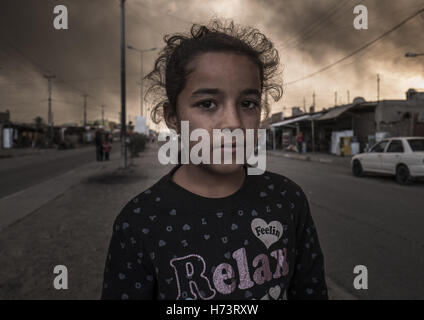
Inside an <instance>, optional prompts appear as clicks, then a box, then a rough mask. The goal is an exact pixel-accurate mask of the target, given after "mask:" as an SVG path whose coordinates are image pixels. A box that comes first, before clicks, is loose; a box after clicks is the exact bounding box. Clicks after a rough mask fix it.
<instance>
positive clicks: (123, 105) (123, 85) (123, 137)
mask: <svg viewBox="0 0 424 320" xmlns="http://www.w3.org/2000/svg"><path fill="white" fill-rule="evenodd" d="M120 1H121V3H120V5H121V167H122V168H123V169H125V168H126V167H127V147H126V140H127V139H126V137H127V127H126V123H125V120H126V118H127V117H126V112H125V111H126V110H125V108H126V92H125V91H126V83H125V0H120Z"/></svg>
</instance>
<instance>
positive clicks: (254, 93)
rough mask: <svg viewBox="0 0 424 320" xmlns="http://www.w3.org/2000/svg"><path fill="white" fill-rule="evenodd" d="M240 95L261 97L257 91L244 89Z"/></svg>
mask: <svg viewBox="0 0 424 320" xmlns="http://www.w3.org/2000/svg"><path fill="white" fill-rule="evenodd" d="M241 94H244V95H248V94H253V95H255V96H257V97H258V98H260V97H261V93H260V92H259V90H258V89H245V90H243V91H242V92H241Z"/></svg>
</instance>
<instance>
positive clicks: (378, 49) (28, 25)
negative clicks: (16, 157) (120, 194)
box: [0, 0, 424, 123]
mask: <svg viewBox="0 0 424 320" xmlns="http://www.w3.org/2000/svg"><path fill="white" fill-rule="evenodd" d="M358 3H361V4H364V5H366V6H367V7H368V10H369V29H368V30H363V31H357V30H355V29H354V28H353V25H352V23H353V19H354V14H353V7H354V6H355V5H356V4H358ZM59 4H62V5H65V6H67V8H68V11H69V29H68V30H61V31H59V30H55V29H54V28H53V19H54V15H53V8H54V6H55V5H59ZM126 8H127V43H128V44H131V45H133V46H134V47H138V48H143V49H147V48H151V47H161V46H162V37H163V35H164V34H166V33H172V32H175V31H185V30H187V29H188V28H189V26H190V22H193V21H194V22H201V23H206V22H207V21H208V20H209V19H210V18H211V17H218V18H220V17H222V18H232V19H234V20H235V21H236V22H238V23H241V24H248V25H251V26H255V27H258V28H259V29H260V30H261V31H263V32H264V33H265V34H267V35H268V36H269V37H270V38H271V39H272V40H273V41H274V42H275V44H276V47H277V48H278V49H279V51H280V55H281V59H282V64H283V70H284V73H283V80H284V82H285V83H288V82H291V81H293V80H296V79H299V78H301V77H303V76H305V75H308V74H310V73H312V72H314V71H316V70H318V69H320V68H322V67H324V66H326V65H328V64H330V63H332V62H334V61H336V60H337V59H339V58H341V57H343V56H345V55H347V54H349V53H350V52H352V51H353V50H355V49H356V48H358V47H360V46H361V45H363V44H364V43H366V42H367V41H370V40H372V39H374V38H375V37H377V36H379V35H380V34H382V33H383V32H385V31H386V30H388V29H390V28H391V27H393V26H395V25H396V24H397V23H399V22H400V21H402V20H403V19H405V18H406V17H408V16H409V15H411V14H412V13H414V12H416V11H418V10H419V9H422V8H424V2H423V1H422V0H403V1H399V0H378V1H377V0H365V1H358V0H322V1H318V0H263V1H260V0H211V1H196V0H181V1H176V0H168V1H166V0H127V4H126ZM119 14H120V13H119V2H118V1H117V0H90V1H87V0H61V1H54V0H1V1H0V27H1V28H0V68H1V69H0V111H4V110H5V109H9V110H10V111H11V113H12V119H14V120H18V121H32V119H33V118H34V117H35V116H37V115H40V116H42V117H43V118H45V119H46V118H47V100H46V99H47V83H46V80H45V79H44V78H43V73H45V72H47V70H50V71H51V72H53V73H54V74H55V75H56V79H55V80H54V82H53V112H54V120H55V123H64V122H79V121H81V119H82V104H83V98H82V97H81V95H82V94H83V93H87V94H89V95H90V96H89V99H88V117H89V119H95V118H100V116H101V108H100V106H101V104H105V105H106V109H105V110H106V118H109V119H111V120H112V119H113V120H117V118H118V115H119V109H120V100H119V99H120V98H119V90H120V83H119V45H120V38H119V31H120V29H119V22H120V20H119V19H120V15H119ZM423 31H424V18H423V17H420V16H418V17H416V18H414V19H413V20H411V21H410V22H408V23H407V24H406V25H404V26H403V27H402V28H400V29H398V30H397V31H395V32H393V33H392V34H391V35H390V36H388V37H386V38H384V39H383V40H382V41H380V42H379V43H378V44H376V45H375V46H372V47H371V48H369V49H367V50H365V51H363V52H362V53H361V54H358V55H357V56H355V57H354V58H351V59H348V60H346V61H345V62H343V63H341V64H340V65H338V66H337V67H335V68H333V69H330V70H328V71H326V72H323V73H321V74H319V75H317V76H314V77H312V78H310V79H308V80H304V81H300V82H298V83H296V84H293V85H288V86H287V87H286V88H285V94H284V98H283V100H282V101H281V102H279V103H278V104H275V105H274V107H273V109H274V111H281V110H282V109H283V107H285V108H286V109H285V111H286V115H289V113H290V112H289V110H290V108H291V107H292V106H294V105H301V104H302V103H303V97H305V98H306V104H307V105H309V104H310V103H311V95H312V92H313V91H315V93H316V102H317V108H318V109H321V108H323V107H327V108H328V107H330V106H332V105H334V92H335V91H338V97H339V102H342V103H345V102H346V99H347V97H346V96H347V90H349V91H350V96H351V99H352V98H353V97H354V96H363V97H365V98H366V99H367V100H375V99H376V80H375V79H376V74H377V73H379V74H380V75H381V96H382V97H383V98H387V99H388V98H403V96H404V92H405V91H406V90H407V89H408V88H409V87H416V88H424V82H423V81H424V59H422V58H415V59H406V58H404V54H405V53H406V52H407V51H415V52H424V41H423V40H424V36H423V34H424V32H423ZM154 58H155V52H152V53H147V54H145V59H144V62H145V63H144V66H145V72H147V71H149V70H150V68H151V67H152V63H153V59H154ZM139 72H140V63H139V55H138V54H137V53H136V52H134V51H127V73H128V77H127V83H128V87H127V94H128V102H127V103H128V114H129V116H130V117H132V119H134V116H135V115H137V114H138V112H139V105H140V102H139V87H138V85H137V81H138V79H139V78H140V74H139Z"/></svg>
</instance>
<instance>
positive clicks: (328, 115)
mask: <svg viewBox="0 0 424 320" xmlns="http://www.w3.org/2000/svg"><path fill="white" fill-rule="evenodd" d="M354 106H355V104H348V105H345V106H341V107H336V108H333V109H331V110H330V111H328V112H327V113H326V114H324V115H322V116H321V117H319V118H317V119H316V120H318V121H321V120H330V119H335V118H337V117H339V116H340V115H341V114H342V113H344V112H346V111H348V110H349V109H351V108H353V107H354Z"/></svg>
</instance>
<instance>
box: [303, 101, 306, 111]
mask: <svg viewBox="0 0 424 320" xmlns="http://www.w3.org/2000/svg"><path fill="white" fill-rule="evenodd" d="M303 112H305V113H306V99H305V97H303Z"/></svg>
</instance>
